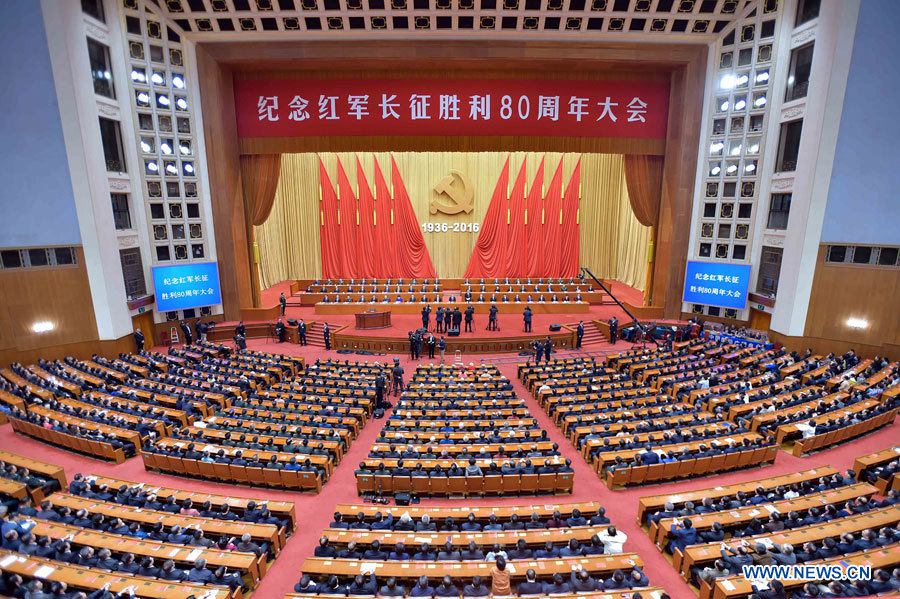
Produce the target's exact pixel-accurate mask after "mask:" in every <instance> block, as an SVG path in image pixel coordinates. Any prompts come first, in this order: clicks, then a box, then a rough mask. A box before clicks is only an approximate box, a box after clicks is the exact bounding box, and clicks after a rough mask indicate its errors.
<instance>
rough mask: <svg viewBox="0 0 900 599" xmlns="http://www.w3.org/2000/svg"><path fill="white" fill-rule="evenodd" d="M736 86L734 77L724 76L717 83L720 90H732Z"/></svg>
mask: <svg viewBox="0 0 900 599" xmlns="http://www.w3.org/2000/svg"><path fill="white" fill-rule="evenodd" d="M736 84H737V79H736V78H735V76H734V75H725V76H724V77H722V79H721V80H720V81H719V88H720V89H734V86H735V85H736Z"/></svg>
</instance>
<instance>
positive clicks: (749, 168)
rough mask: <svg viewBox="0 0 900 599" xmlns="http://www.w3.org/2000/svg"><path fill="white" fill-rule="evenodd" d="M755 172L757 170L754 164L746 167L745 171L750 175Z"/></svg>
mask: <svg viewBox="0 0 900 599" xmlns="http://www.w3.org/2000/svg"><path fill="white" fill-rule="evenodd" d="M755 170H756V165H755V164H753V163H750V164H748V165H747V166H745V167H744V171H746V172H748V173H752V172H753V171H755Z"/></svg>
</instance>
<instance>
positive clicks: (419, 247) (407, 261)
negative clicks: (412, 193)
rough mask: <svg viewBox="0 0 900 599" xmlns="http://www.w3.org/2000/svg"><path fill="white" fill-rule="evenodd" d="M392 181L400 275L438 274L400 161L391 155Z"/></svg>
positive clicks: (427, 276)
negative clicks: (402, 175)
mask: <svg viewBox="0 0 900 599" xmlns="http://www.w3.org/2000/svg"><path fill="white" fill-rule="evenodd" d="M391 183H392V184H393V187H394V219H395V220H394V222H395V226H394V231H395V234H396V238H395V241H396V244H397V245H396V248H397V251H396V252H395V254H394V256H395V258H394V260H395V263H396V271H395V272H396V273H397V276H399V277H403V278H419V277H426V278H436V277H437V274H436V273H435V271H434V265H433V264H432V263H431V256H430V255H429V254H428V247H426V245H425V239H424V238H423V237H422V230H421V229H420V228H419V219H418V218H416V213H415V211H413V207H412V202H410V200H409V194H408V193H407V192H406V186H405V185H404V184H403V178H402V177H401V176H400V170H399V169H398V168H397V162H396V161H395V160H394V157H393V156H391Z"/></svg>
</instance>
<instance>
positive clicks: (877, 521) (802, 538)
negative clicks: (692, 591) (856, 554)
mask: <svg viewBox="0 0 900 599" xmlns="http://www.w3.org/2000/svg"><path fill="white" fill-rule="evenodd" d="M897 522H900V506H898V505H894V506H891V507H886V508H880V509H877V510H872V511H870V512H866V513H864V514H857V515H855V516H849V517H846V518H837V519H835V520H831V521H830V522H825V523H823V524H812V525H810V526H802V527H800V528H794V529H791V530H783V531H781V532H776V533H766V534H761V535H756V536H752V537H742V538H741V539H740V541H739V542H734V541H730V542H728V543H726V545H728V546H730V547H737V546H738V545H739V544H746V545H748V546H749V547H753V545H754V544H755V543H756V541H757V540H758V539H768V540H769V541H771V542H772V543H773V544H775V545H784V544H789V545H794V546H798V545H802V544H803V543H806V542H808V541H818V540H820V539H824V538H826V537H837V536H840V535H842V534H844V533H848V532H849V533H856V532H860V531H863V530H865V529H867V528H874V529H878V528H881V527H882V526H891V525H893V524H896V523H897ZM721 545H722V544H721V543H704V544H700V545H691V546H690V547H687V548H686V549H685V550H684V552H683V553H682V552H681V551H678V550H676V551H675V555H674V556H673V559H672V565H673V566H675V568H676V569H677V570H678V571H679V572H681V575H682V577H684V579H685V580H689V579H690V577H691V568H692V567H694V566H699V567H702V566H703V565H705V564H708V563H710V562H712V561H714V560H717V559H719V558H720V557H721V554H720V552H719V548H720V547H721Z"/></svg>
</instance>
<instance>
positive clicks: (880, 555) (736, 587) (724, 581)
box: [700, 543, 900, 599]
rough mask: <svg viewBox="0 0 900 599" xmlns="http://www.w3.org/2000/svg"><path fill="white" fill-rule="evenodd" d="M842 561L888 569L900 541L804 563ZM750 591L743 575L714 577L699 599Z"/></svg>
mask: <svg viewBox="0 0 900 599" xmlns="http://www.w3.org/2000/svg"><path fill="white" fill-rule="evenodd" d="M844 562H846V563H849V564H855V565H860V566H863V565H865V566H869V567H871V568H872V571H873V572H874V571H875V570H878V569H880V568H887V569H888V570H890V569H891V568H893V567H894V566H896V565H897V564H898V563H900V543H894V544H893V545H887V546H885V547H879V548H878V549H870V550H869V551H859V552H856V553H849V554H847V555H839V556H837V557H833V558H830V559H827V560H816V561H811V562H806V564H805V565H809V564H822V565H843V563H844ZM781 582H782V583H783V584H784V588H785V590H788V589H791V588H796V587H799V586H802V585H804V584H806V583H807V582H813V581H810V580H782V581H781ZM752 593H753V587H752V586H751V584H750V581H749V580H747V579H746V578H744V577H743V576H728V577H726V578H719V579H716V581H715V587H713V588H711V589H710V588H709V585H705V584H701V586H700V598H701V599H710V597H712V599H730V598H737V597H748V596H749V595H751V594H752ZM882 595H884V593H882Z"/></svg>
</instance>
